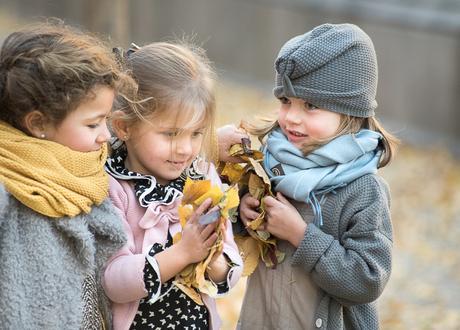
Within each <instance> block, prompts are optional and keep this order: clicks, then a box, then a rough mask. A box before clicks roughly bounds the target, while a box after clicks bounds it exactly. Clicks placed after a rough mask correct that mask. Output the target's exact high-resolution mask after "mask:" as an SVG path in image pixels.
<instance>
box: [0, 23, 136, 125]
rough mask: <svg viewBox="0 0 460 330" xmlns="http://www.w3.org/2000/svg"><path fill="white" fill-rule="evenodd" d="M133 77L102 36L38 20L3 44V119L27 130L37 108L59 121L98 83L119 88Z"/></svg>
mask: <svg viewBox="0 0 460 330" xmlns="http://www.w3.org/2000/svg"><path fill="white" fill-rule="evenodd" d="M129 79H130V78H129V77H127V76H126V75H124V74H123V73H122V72H121V70H120V69H119V67H118V64H117V63H116V61H115V58H114V56H113V54H112V53H111V52H110V49H109V48H108V47H107V46H106V45H105V44H104V43H103V42H102V41H101V40H100V39H98V38H96V37H93V36H91V35H89V34H87V33H84V32H82V31H80V30H78V29H75V28H73V27H70V26H67V25H64V24H63V22H62V21H60V20H50V21H48V22H44V23H38V24H34V25H31V26H28V27H26V28H24V29H22V30H19V31H16V32H13V33H11V34H10V35H9V36H8V37H7V38H6V39H5V41H4V43H3V45H2V48H1V52H0V109H1V111H0V119H1V120H3V121H5V122H7V123H9V124H11V125H12V126H14V127H16V128H18V129H20V130H23V131H27V129H26V128H25V127H23V119H24V117H25V116H26V115H27V114H28V113H29V112H31V111H33V110H38V111H40V112H41V113H43V114H44V115H45V116H46V118H47V120H49V121H50V122H51V123H53V124H54V125H58V124H59V123H60V122H62V120H64V118H65V117H66V116H67V115H68V114H69V113H70V112H72V111H73V110H75V109H76V108H77V107H78V105H79V104H80V103H81V102H83V101H85V100H86V99H88V98H91V97H94V93H93V92H94V89H95V88H96V87H99V86H106V87H109V88H111V89H113V90H115V91H119V90H120V89H122V88H124V86H125V83H126V82H127V81H128V80H129ZM26 133H27V132H26Z"/></svg>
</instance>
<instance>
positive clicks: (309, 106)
mask: <svg viewBox="0 0 460 330" xmlns="http://www.w3.org/2000/svg"><path fill="white" fill-rule="evenodd" d="M305 108H306V109H307V110H316V109H319V108H318V107H317V106H316V105H313V104H311V103H308V102H305Z"/></svg>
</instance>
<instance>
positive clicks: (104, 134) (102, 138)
mask: <svg viewBox="0 0 460 330" xmlns="http://www.w3.org/2000/svg"><path fill="white" fill-rule="evenodd" d="M110 136H111V135H110V131H109V128H108V127H107V125H105V124H104V125H103V127H102V131H101V132H100V133H99V135H98V136H97V138H96V142H97V143H105V142H107V141H108V140H109V139H110Z"/></svg>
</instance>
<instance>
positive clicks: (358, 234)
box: [292, 178, 392, 305]
mask: <svg viewBox="0 0 460 330" xmlns="http://www.w3.org/2000/svg"><path fill="white" fill-rule="evenodd" d="M369 180H370V181H369ZM362 183H364V184H362V185H361V187H353V193H351V194H349V195H348V199H347V200H346V201H345V202H344V203H343V204H342V208H346V212H337V213H336V214H341V215H344V214H345V216H346V219H343V218H342V219H340V222H341V226H342V227H343V228H346V229H345V230H344V231H343V233H342V234H341V235H340V237H339V238H337V239H336V238H334V237H333V236H332V235H329V234H327V233H325V232H323V231H322V230H321V229H319V228H318V227H316V226H315V225H313V224H309V225H308V228H307V230H306V232H305V236H304V239H303V240H302V242H301V244H300V246H299V247H298V249H297V250H296V252H295V254H294V256H293V261H292V264H293V266H299V267H302V268H303V269H304V270H305V271H306V272H308V273H310V275H311V276H312V279H313V280H314V281H315V283H316V284H317V285H318V286H319V287H321V288H322V289H323V290H324V291H326V292H327V293H328V294H329V295H331V296H333V297H334V298H335V299H336V300H338V301H339V302H340V303H341V304H343V305H355V304H364V303H369V302H371V301H374V300H375V299H377V298H378V297H379V295H380V294H381V293H382V291H383V289H384V287H385V285H386V283H387V281H388V279H389V276H390V273H391V250H392V232H391V220H390V211H389V195H388V191H387V188H386V186H384V185H382V182H378V181H376V180H375V179H374V178H370V179H369V178H367V179H366V180H365V182H362ZM342 211H343V210H342Z"/></svg>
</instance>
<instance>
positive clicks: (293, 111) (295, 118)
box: [286, 106, 302, 124]
mask: <svg viewBox="0 0 460 330" xmlns="http://www.w3.org/2000/svg"><path fill="white" fill-rule="evenodd" d="M300 111H302V109H300V108H298V107H295V106H294V107H291V108H290V109H289V111H288V112H287V113H286V121H288V122H290V123H294V124H299V123H300V121H301V118H300Z"/></svg>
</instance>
